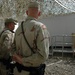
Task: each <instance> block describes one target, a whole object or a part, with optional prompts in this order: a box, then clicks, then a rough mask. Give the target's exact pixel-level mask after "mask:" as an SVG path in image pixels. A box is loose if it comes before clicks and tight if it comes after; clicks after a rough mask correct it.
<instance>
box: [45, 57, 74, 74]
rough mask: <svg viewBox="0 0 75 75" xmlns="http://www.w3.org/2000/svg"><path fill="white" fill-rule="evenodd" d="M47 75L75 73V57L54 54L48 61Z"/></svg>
mask: <svg viewBox="0 0 75 75" xmlns="http://www.w3.org/2000/svg"><path fill="white" fill-rule="evenodd" d="M46 65H47V66H46V71H45V75H75V59H73V58H72V57H63V58H61V57H59V56H58V57H56V56H53V57H52V58H49V59H48V60H47V61H46Z"/></svg>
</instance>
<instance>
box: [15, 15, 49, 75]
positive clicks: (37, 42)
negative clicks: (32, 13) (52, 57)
mask: <svg viewBox="0 0 75 75" xmlns="http://www.w3.org/2000/svg"><path fill="white" fill-rule="evenodd" d="M23 28H24V34H25V36H26V38H27V41H28V43H29V45H30V46H31V47H32V48H33V51H34V52H35V54H34V53H33V52H32V51H31V50H30V48H29V47H28V45H27V43H26V41H25V40H24V37H23V34H22V29H21V25H20V26H19V28H18V29H17V31H16V33H15V41H16V45H15V46H16V53H17V54H19V55H21V56H22V57H23V58H22V61H23V65H24V66H27V67H29V66H32V67H37V66H39V65H40V64H42V63H44V62H45V61H46V59H47V58H48V54H49V33H48V31H47V28H46V26H45V25H44V24H43V23H41V22H38V21H37V20H36V19H35V18H32V17H29V16H28V17H27V19H26V21H25V22H24V23H23ZM23 74H24V75H28V74H29V73H27V72H25V71H23V73H22V75H23ZM18 75H19V74H18ZM20 75H21V74H20Z"/></svg>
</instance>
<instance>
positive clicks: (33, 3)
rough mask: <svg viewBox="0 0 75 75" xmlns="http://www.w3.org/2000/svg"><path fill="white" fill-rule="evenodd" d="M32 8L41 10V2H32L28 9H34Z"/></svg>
mask: <svg viewBox="0 0 75 75" xmlns="http://www.w3.org/2000/svg"><path fill="white" fill-rule="evenodd" d="M32 7H36V8H40V5H39V2H37V1H34V2H30V3H29V5H28V8H32Z"/></svg>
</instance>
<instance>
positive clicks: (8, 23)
mask: <svg viewBox="0 0 75 75" xmlns="http://www.w3.org/2000/svg"><path fill="white" fill-rule="evenodd" d="M16 23H17V20H14V19H12V18H7V19H5V27H6V28H9V29H10V30H14V28H15V25H16Z"/></svg>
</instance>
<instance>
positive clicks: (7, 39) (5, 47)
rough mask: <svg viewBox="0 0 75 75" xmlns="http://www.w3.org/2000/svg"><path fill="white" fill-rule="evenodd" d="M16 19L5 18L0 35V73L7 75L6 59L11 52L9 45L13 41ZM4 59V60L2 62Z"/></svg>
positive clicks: (10, 45) (0, 74)
mask: <svg viewBox="0 0 75 75" xmlns="http://www.w3.org/2000/svg"><path fill="white" fill-rule="evenodd" d="M16 22H17V21H16V20H14V19H12V18H9V19H6V20H5V27H4V30H3V31H2V32H1V35H0V75H8V74H7V73H8V70H6V65H5V64H4V63H6V61H4V60H8V58H9V56H10V54H11V53H10V52H11V47H12V43H13V39H14V38H13V37H14V36H13V33H14V31H13V30H14V28H15V25H16ZM3 61H4V62H3Z"/></svg>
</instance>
